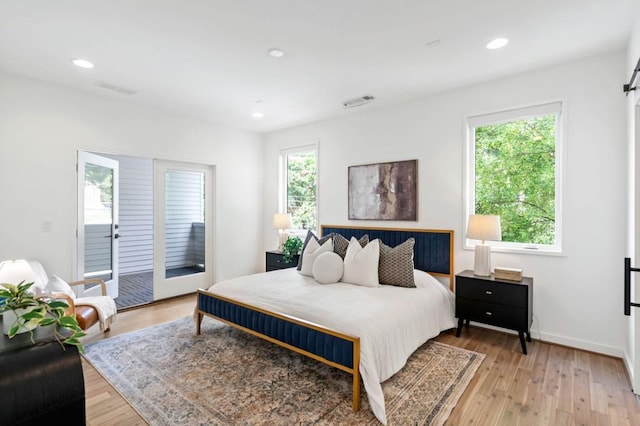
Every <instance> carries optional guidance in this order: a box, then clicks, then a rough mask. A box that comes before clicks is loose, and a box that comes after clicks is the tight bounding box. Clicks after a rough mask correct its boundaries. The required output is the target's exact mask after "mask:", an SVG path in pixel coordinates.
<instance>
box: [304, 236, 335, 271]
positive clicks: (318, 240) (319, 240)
mask: <svg viewBox="0 0 640 426" xmlns="http://www.w3.org/2000/svg"><path fill="white" fill-rule="evenodd" d="M311 238H315V240H316V241H317V242H318V244H320V245H322V244H324V243H326V242H327V240H329V239H331V238H333V234H328V235H325V236H324V237H322V238H318V237H316V236H315V234H314V233H313V232H311V231H307V236H306V238H305V239H304V243H303V244H302V251H300V257H299V258H298V266H297V267H296V269H297V270H298V271H300V270H301V269H302V254H303V253H304V249H306V248H307V244H309V241H310V240H311Z"/></svg>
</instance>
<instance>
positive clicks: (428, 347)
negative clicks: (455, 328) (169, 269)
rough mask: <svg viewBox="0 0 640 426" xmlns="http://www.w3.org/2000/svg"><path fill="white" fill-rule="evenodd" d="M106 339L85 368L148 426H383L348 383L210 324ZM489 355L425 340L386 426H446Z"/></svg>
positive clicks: (391, 401)
mask: <svg viewBox="0 0 640 426" xmlns="http://www.w3.org/2000/svg"><path fill="white" fill-rule="evenodd" d="M194 330H195V326H194V322H193V319H192V318H189V317H185V318H182V319H179V320H176V321H172V322H168V323H165V324H161V325H157V326H154V327H150V328H146V329H143V330H139V331H136V332H133V333H128V334H124V335H120V336H116V337H113V338H110V339H106V340H102V341H99V342H96V343H93V344H90V345H87V347H86V355H85V357H86V359H87V360H88V361H89V362H90V363H91V364H92V365H93V366H94V367H95V368H96V369H97V370H98V371H99V372H100V373H101V374H102V375H103V376H104V377H105V379H107V380H108V381H109V382H110V383H111V384H112V385H113V386H114V387H115V388H116V389H117V390H118V392H120V393H121V394H122V395H123V397H124V398H125V399H126V400H127V401H128V402H129V403H130V404H131V405H132V406H133V407H134V408H135V409H136V410H137V411H138V413H140V415H141V416H142V417H144V418H145V419H146V420H147V422H149V423H150V424H151V425H238V424H241V425H254V424H269V425H290V424H300V425H312V424H313V425H336V424H340V425H362V424H380V422H379V421H378V420H377V419H376V418H375V416H374V415H373V413H372V412H371V410H370V408H369V404H368V401H367V396H366V392H365V391H364V387H362V398H361V409H360V411H359V412H357V413H354V412H353V411H352V410H351V375H349V374H347V373H345V372H343V371H340V370H338V369H336V368H332V367H329V366H327V365H325V364H323V363H321V362H318V361H315V360H312V359H309V358H307V357H305V356H302V355H299V354H296V353H294V352H291V351H289V350H287V349H284V348H281V347H280V346H277V345H275V344H272V343H270V342H267V341H264V340H262V339H259V338H257V337H254V336H251V335H249V334H247V333H243V332H241V331H239V330H236V329H234V328H232V327H229V326H227V325H224V324H222V323H220V322H217V321H214V320H213V319H211V318H205V319H204V321H203V324H202V334H201V335H200V336H195V334H194ZM483 359H484V355H482V354H478V353H475V352H471V351H467V350H464V349H459V348H455V347H452V346H449V345H445V344H443V343H438V342H432V341H429V342H427V343H425V344H424V345H423V346H422V347H420V348H419V349H418V350H417V351H416V352H415V353H414V354H413V355H412V356H411V357H410V359H409V361H408V362H407V364H406V365H405V367H404V368H403V369H402V370H401V371H400V372H398V373H397V374H396V375H394V376H393V377H392V378H390V379H389V380H387V381H386V382H384V383H383V391H384V394H385V400H386V407H387V418H388V424H390V425H404V424H421V425H441V424H443V423H444V421H445V420H446V419H447V417H448V416H449V414H450V413H451V410H452V408H453V407H454V406H455V404H456V402H457V401H458V399H459V398H460V396H461V395H462V392H464V389H465V388H466V387H467V385H468V384H469V382H470V381H471V378H472V377H473V375H474V374H475V372H476V370H477V369H478V367H479V366H480V364H481V363H482V360H483Z"/></svg>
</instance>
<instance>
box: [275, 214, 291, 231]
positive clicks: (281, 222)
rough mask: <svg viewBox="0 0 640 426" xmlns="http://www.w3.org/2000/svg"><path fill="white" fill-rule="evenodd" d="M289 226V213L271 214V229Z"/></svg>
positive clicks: (287, 227)
mask: <svg viewBox="0 0 640 426" xmlns="http://www.w3.org/2000/svg"><path fill="white" fill-rule="evenodd" d="M289 228H291V213H275V214H274V215H273V229H289Z"/></svg>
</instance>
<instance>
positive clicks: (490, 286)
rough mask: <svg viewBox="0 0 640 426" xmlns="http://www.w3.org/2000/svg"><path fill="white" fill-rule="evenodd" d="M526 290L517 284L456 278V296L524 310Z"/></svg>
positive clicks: (525, 287)
mask: <svg viewBox="0 0 640 426" xmlns="http://www.w3.org/2000/svg"><path fill="white" fill-rule="evenodd" d="M527 290H528V289H527V286H522V285H517V284H503V283H500V282H496V281H484V280H477V279H473V278H466V277H456V294H457V295H458V297H462V298H465V299H474V300H478V301H482V302H488V303H498V304H501V305H508V306H513V307H517V308H523V309H524V308H526V307H527Z"/></svg>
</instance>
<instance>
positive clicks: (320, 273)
mask: <svg viewBox="0 0 640 426" xmlns="http://www.w3.org/2000/svg"><path fill="white" fill-rule="evenodd" d="M312 269H313V279H314V280H316V281H317V282H319V283H320V284H334V283H337V282H338V281H340V278H342V272H343V271H344V262H343V261H342V258H341V257H340V256H338V254H337V253H334V252H326V253H321V254H320V255H319V256H318V257H317V258H316V261H315V262H313V268H312Z"/></svg>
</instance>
